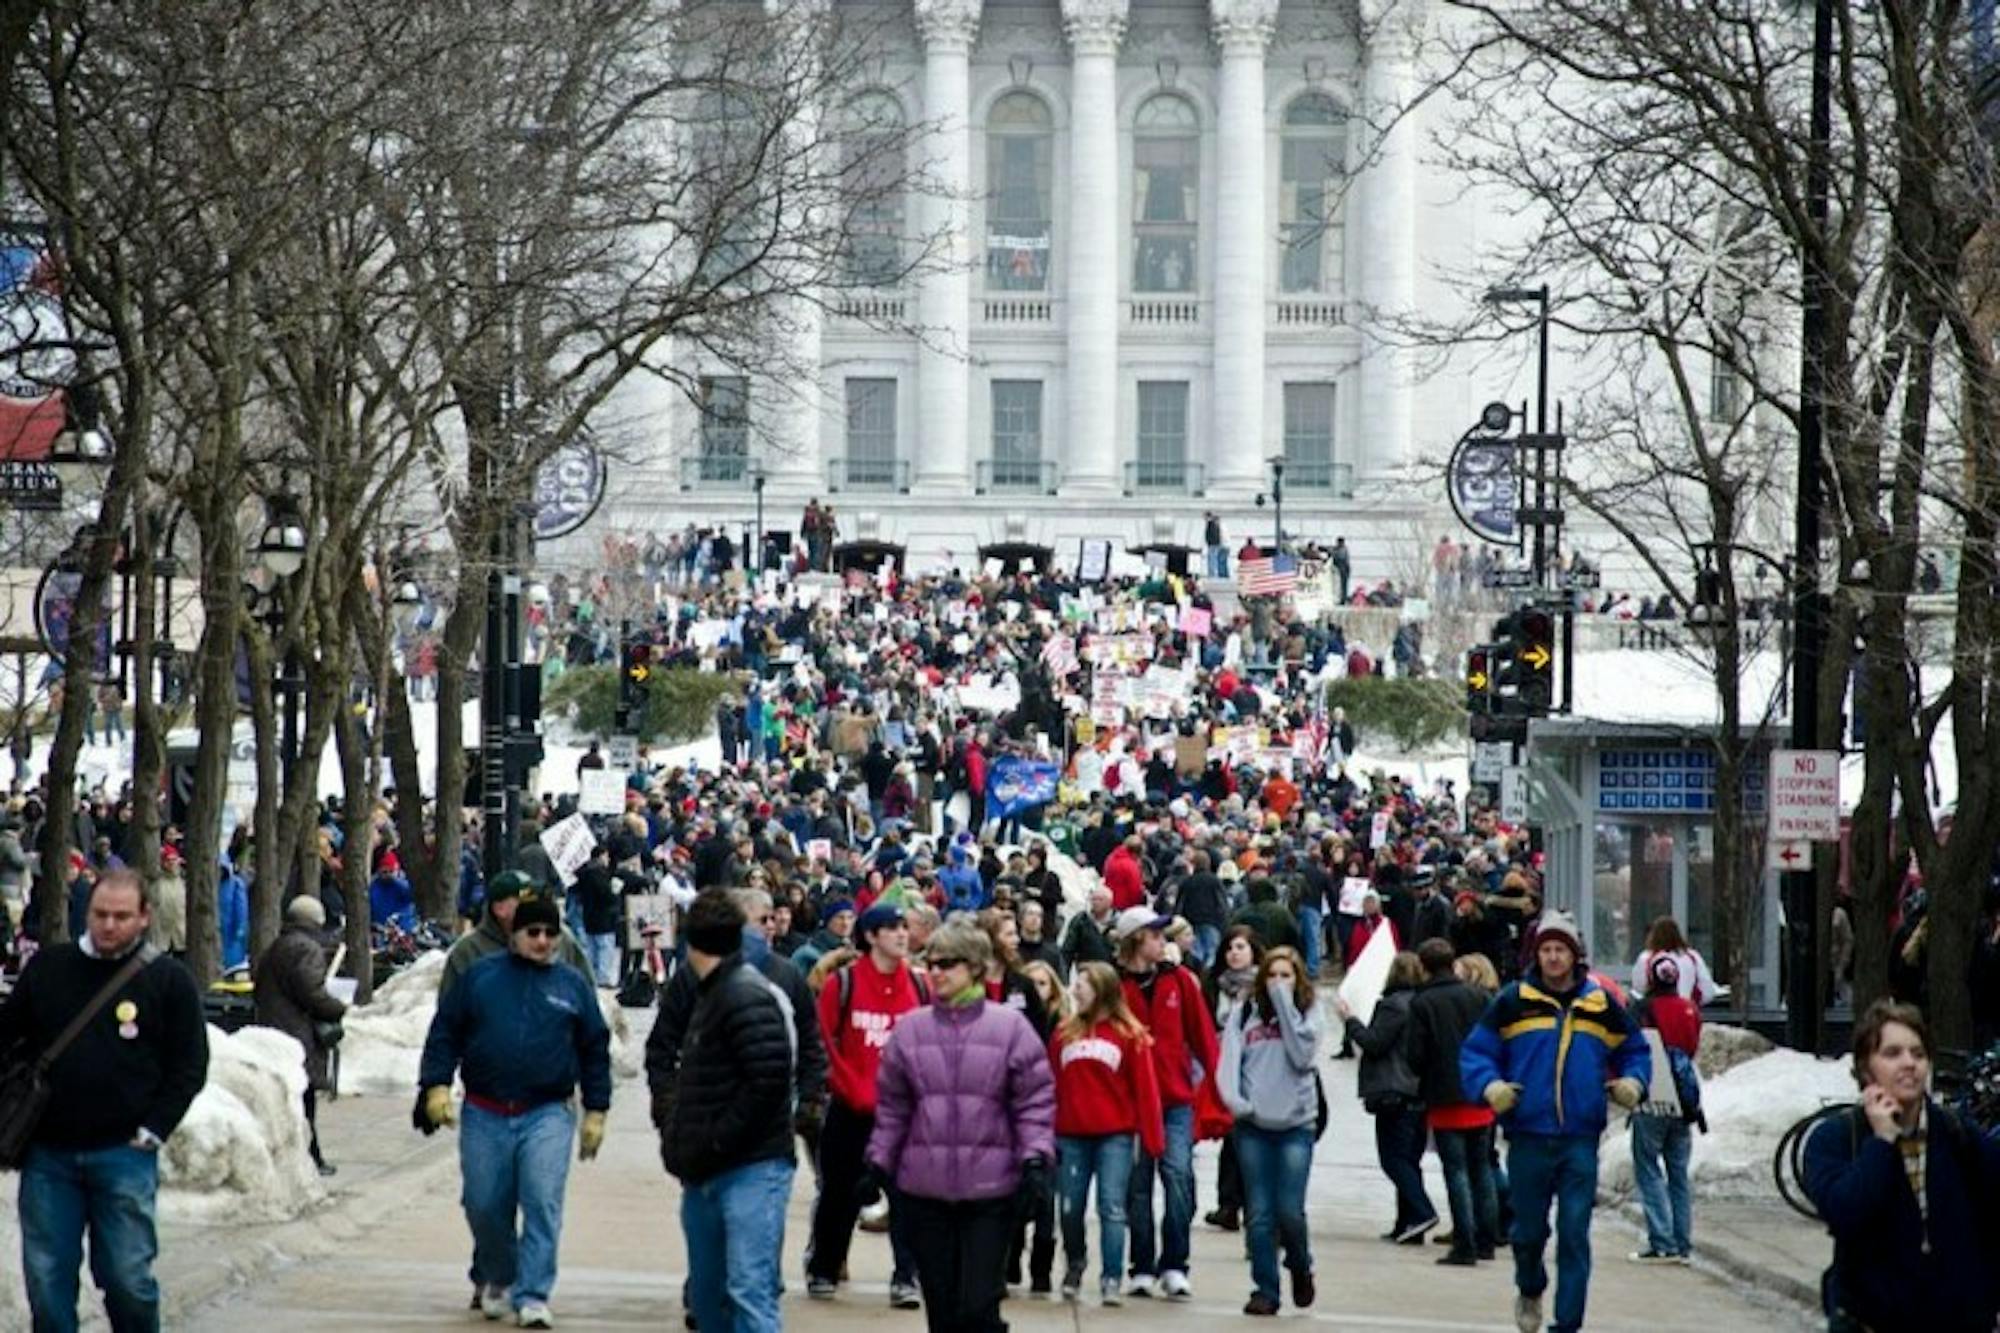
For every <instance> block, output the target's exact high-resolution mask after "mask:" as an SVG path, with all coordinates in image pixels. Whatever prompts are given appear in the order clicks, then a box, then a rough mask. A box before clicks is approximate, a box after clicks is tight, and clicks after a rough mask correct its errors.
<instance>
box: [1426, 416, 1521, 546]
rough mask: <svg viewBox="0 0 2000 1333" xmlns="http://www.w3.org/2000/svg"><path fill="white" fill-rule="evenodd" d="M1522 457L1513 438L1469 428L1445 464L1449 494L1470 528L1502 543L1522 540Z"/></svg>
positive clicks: (1452, 506) (1480, 535) (1476, 533)
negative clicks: (1497, 436)
mask: <svg viewBox="0 0 2000 1333" xmlns="http://www.w3.org/2000/svg"><path fill="white" fill-rule="evenodd" d="M1520 492H1521V487H1520V458H1519V452H1518V451H1517V450H1516V449H1515V447H1514V442H1513V441H1512V440H1506V439H1498V438H1495V437H1494V436H1491V435H1486V434H1483V433H1480V432H1478V431H1477V430H1472V431H1467V432H1466V433H1465V435H1464V436H1463V437H1462V438H1460V440H1459V442H1458V447H1457V448H1456V449H1454V450H1452V454H1451V462H1450V463H1449V464H1447V465H1446V468H1445V496H1446V498H1447V499H1449V500H1450V501H1451V509H1452V512H1453V513H1454V514H1457V515H1458V521H1459V522H1460V523H1463V524H1464V525H1465V527H1466V529H1467V531H1469V532H1471V533H1472V534H1473V535H1474V536H1476V537H1480V538H1483V539H1484V540H1486V541H1489V542H1494V543H1497V544H1499V545H1502V546H1512V545H1514V544H1515V542H1517V541H1518V540H1520V525H1519V523H1518V521H1517V518H1516V510H1517V508H1518V506H1519V504H1520Z"/></svg>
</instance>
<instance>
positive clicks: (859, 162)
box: [840, 91, 904, 287]
mask: <svg viewBox="0 0 2000 1333" xmlns="http://www.w3.org/2000/svg"><path fill="white" fill-rule="evenodd" d="M840 151H841V187H842V189H843V190H845V191H846V192H847V195H848V199H849V205H848V212H847V235H846V241H845V244H846V253H845V256H844V263H843V265H842V268H843V272H844V276H845V277H846V279H847V281H849V282H851V283H855V284H858V285H860V286H863V287H893V286H895V285H896V284H897V283H898V282H900V281H902V277H903V267H904V265H903V178H904V170H903V108H902V106H901V104H900V103H898V102H897V101H896V99H895V98H894V97H893V96H891V95H890V94H888V93H885V92H881V91H875V92H865V93H862V94H860V95H859V96H857V97H855V98H853V99H852V100H851V101H849V102H848V104H847V127H846V132H845V133H844V134H843V135H842V137H841V149H840Z"/></svg>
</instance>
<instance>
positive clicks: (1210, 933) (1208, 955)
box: [1194, 926, 1222, 967]
mask: <svg viewBox="0 0 2000 1333" xmlns="http://www.w3.org/2000/svg"><path fill="white" fill-rule="evenodd" d="M1221 947H1222V927H1221V926H1196V927H1195V928H1194V957H1195V961H1196V962H1198V963H1200V964H1201V965H1202V966H1203V967H1207V966H1209V964H1211V963H1213V962H1214V961H1215V954H1216V951H1217V950H1218V949H1220V948H1221Z"/></svg>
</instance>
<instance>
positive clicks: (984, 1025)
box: [862, 920, 1055, 1333]
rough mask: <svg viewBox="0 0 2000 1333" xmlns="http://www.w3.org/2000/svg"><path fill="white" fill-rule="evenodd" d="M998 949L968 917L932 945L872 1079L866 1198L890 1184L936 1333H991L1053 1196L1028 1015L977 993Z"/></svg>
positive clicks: (1050, 1103)
mask: <svg viewBox="0 0 2000 1333" xmlns="http://www.w3.org/2000/svg"><path fill="white" fill-rule="evenodd" d="M992 961H993V944H992V941H991V940H990V939H989V938H988V936H987V934H986V932H985V931H984V930H982V929H980V927H979V926H978V925H977V924H976V923H975V922H973V921H971V920H954V921H950V922H947V923H946V924H945V925H943V926H942V927H940V928H939V929H938V931H937V933H936V934H935V935H933V936H932V937H931V940H930V951H929V955H928V958H927V966H928V968H929V971H930V992H931V995H932V997H933V1000H932V1003H931V1006H930V1007H929V1008H927V1009H920V1010H918V1011H917V1012H915V1013H913V1014H910V1015H909V1016H908V1017H906V1018H904V1019H903V1021H902V1022H900V1023H898V1024H897V1025H896V1029H895V1032H894V1033H893V1034H892V1035H891V1036H890V1038H889V1047H888V1049H887V1050H886V1051H884V1052H883V1055H882V1066H881V1070H880V1073H879V1075H878V1078H877V1084H876V1108H875V1129H874V1132H873V1134H872V1135H871V1136H870V1137H869V1140H868V1176H867V1178H866V1179H865V1180H864V1181H863V1182H862V1189H863V1190H864V1191H865V1192H867V1193H869V1194H870V1195H871V1196H872V1194H873V1193H874V1192H876V1191H877V1190H879V1189H880V1188H881V1187H882V1186H883V1185H885V1184H886V1185H893V1187H894V1189H895V1191H896V1205H897V1207H898V1208H899V1209H903V1210H904V1218H905V1222H906V1225H907V1228H908V1233H907V1234H908V1236H909V1239H910V1243H911V1246H912V1247H913V1248H914V1249H915V1250H916V1252H917V1253H916V1258H917V1275H918V1281H919V1282H921V1283H922V1285H923V1291H924V1317H925V1320H926V1322H927V1323H928V1325H929V1327H930V1328H931V1329H932V1330H933V1333H947V1331H953V1333H955V1331H956V1330H969V1331H971V1333H1000V1331H1001V1330H1004V1329H1005V1328H1006V1327H1007V1325H1006V1323H1005V1322H1004V1321H1003V1320H1002V1319H1001V1318H1000V1301H1001V1299H1002V1298H1003V1297H1004V1296H1005V1294H1006V1287H1005V1281H1004V1278H1005V1269H1006V1263H1007V1246H1008V1241H1009V1240H1010V1238H1011V1237H1012V1235H1013V1231H1014V1223H1015V1219H1016V1218H1017V1217H1018V1216H1019V1214H1020V1212H1021V1211H1022V1210H1023V1209H1026V1210H1029V1211H1033V1210H1038V1209H1039V1208H1040V1206H1041V1200H1042V1199H1044V1198H1046V1197H1047V1196H1048V1193H1049V1188H1050V1181H1049V1170H1050V1163H1051V1162H1052V1161H1053V1160H1054V1159H1055V1082H1054V1077H1053V1075H1052V1073H1051V1071H1050V1068H1049V1059H1048V1052H1047V1051H1046V1050H1045V1049H1044V1048H1043V1046H1042V1043H1041V1040H1040V1038H1038V1037H1037V1036H1036V1035H1035V1030H1034V1028H1033V1027H1031V1026H1029V1024H1028V1020H1027V1019H1025V1018H1023V1017H1022V1016H1021V1015H1020V1014H1019V1013H1017V1012H1015V1011H1014V1010H1012V1009H1010V1008H1008V1007H1006V1006H1005V1005H1001V1004H994V1003H991V1002H989V1001H988V1000H987V998H986V982H985V977H986V969H987V967H988V965H989V964H990V963H991V962H992Z"/></svg>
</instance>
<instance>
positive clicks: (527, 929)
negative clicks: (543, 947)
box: [520, 926, 560, 940]
mask: <svg viewBox="0 0 2000 1333" xmlns="http://www.w3.org/2000/svg"><path fill="white" fill-rule="evenodd" d="M520 933H521V934H523V935H526V936H527V937H528V938H529V939H531V940H533V939H541V938H543V937H544V936H546V937H548V938H550V939H553V938H554V937H555V936H556V935H557V934H559V933H560V932H558V931H557V929H556V928H555V927H554V926H523V927H521V930H520Z"/></svg>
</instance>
